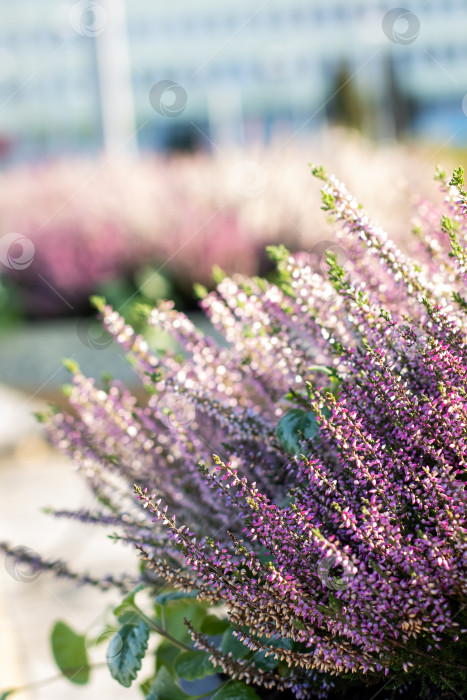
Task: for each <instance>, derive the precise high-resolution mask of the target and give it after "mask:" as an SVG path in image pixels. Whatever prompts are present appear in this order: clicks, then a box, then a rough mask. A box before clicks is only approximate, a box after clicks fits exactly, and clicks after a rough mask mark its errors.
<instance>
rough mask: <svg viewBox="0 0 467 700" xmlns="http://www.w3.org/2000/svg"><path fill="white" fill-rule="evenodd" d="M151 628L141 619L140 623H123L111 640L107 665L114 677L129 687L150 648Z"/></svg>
mask: <svg viewBox="0 0 467 700" xmlns="http://www.w3.org/2000/svg"><path fill="white" fill-rule="evenodd" d="M149 632H150V629H149V627H148V626H147V624H146V623H145V622H144V621H143V620H141V622H140V623H139V624H138V625H123V627H121V628H120V629H119V631H118V632H117V633H116V634H114V636H113V637H112V639H111V640H110V644H109V647H108V649H107V654H106V660H107V666H108V668H109V671H110V675H111V676H112V678H115V680H116V681H118V682H119V683H120V685H123V686H124V687H125V688H129V687H130V685H131V684H132V682H133V681H134V680H135V678H136V674H137V672H138V671H139V669H140V668H141V661H142V659H143V658H144V655H145V653H146V649H147V648H148V639H149Z"/></svg>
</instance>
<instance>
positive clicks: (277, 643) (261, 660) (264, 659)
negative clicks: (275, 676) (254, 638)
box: [253, 637, 293, 671]
mask: <svg viewBox="0 0 467 700" xmlns="http://www.w3.org/2000/svg"><path fill="white" fill-rule="evenodd" d="M261 641H262V643H263V644H267V645H268V646H270V647H274V648H275V649H292V647H293V642H292V640H291V639H268V638H267V637H261ZM253 664H254V665H255V666H258V668H261V669H263V671H273V670H274V669H275V668H276V666H277V665H278V664H279V659H276V657H275V656H274V655H273V654H270V653H268V656H266V652H265V651H260V652H258V653H256V654H255V656H254V658H253Z"/></svg>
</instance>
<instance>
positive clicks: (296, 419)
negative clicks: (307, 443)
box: [276, 408, 319, 454]
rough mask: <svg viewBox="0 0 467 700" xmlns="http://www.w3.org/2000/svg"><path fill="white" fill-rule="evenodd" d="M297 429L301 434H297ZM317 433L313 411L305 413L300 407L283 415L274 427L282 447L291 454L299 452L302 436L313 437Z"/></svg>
mask: <svg viewBox="0 0 467 700" xmlns="http://www.w3.org/2000/svg"><path fill="white" fill-rule="evenodd" d="M299 431H300V433H301V434H302V436H300V435H299ZM318 433H319V424H318V422H317V420H316V418H315V416H314V413H311V412H308V413H306V412H305V411H303V410H302V409H301V408H293V409H292V410H291V411H289V412H288V413H286V415H285V416H283V417H282V418H281V419H280V421H279V423H278V424H277V428H276V435H277V438H278V440H279V442H280V443H281V445H282V447H283V448H284V449H285V450H286V451H287V452H290V453H291V454H298V453H299V452H300V449H301V447H300V442H301V440H303V439H304V438H306V439H312V438H315V437H316V436H317V435H318Z"/></svg>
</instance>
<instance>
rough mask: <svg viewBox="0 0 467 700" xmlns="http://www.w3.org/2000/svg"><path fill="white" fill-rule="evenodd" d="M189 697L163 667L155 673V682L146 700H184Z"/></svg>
mask: <svg viewBox="0 0 467 700" xmlns="http://www.w3.org/2000/svg"><path fill="white" fill-rule="evenodd" d="M190 697H191V696H190V695H187V693H185V692H184V691H183V690H182V689H181V688H180V686H179V685H178V683H177V682H176V681H175V679H174V678H173V677H172V676H171V675H170V673H169V671H168V670H167V669H166V668H165V667H164V666H163V667H162V668H161V669H160V670H159V671H158V672H157V676H156V680H155V681H154V683H153V684H152V686H151V690H150V691H149V694H148V695H147V696H146V700H186V699H188V698H190Z"/></svg>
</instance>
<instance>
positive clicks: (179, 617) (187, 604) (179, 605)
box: [154, 600, 208, 644]
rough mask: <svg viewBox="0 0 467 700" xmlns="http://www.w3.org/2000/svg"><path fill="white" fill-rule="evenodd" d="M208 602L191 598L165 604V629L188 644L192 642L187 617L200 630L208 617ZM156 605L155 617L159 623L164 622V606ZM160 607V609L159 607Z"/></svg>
mask: <svg viewBox="0 0 467 700" xmlns="http://www.w3.org/2000/svg"><path fill="white" fill-rule="evenodd" d="M207 605H208V603H205V602H202V603H200V602H198V601H191V600H174V601H171V602H170V603H167V605H165V606H164V610H163V612H164V616H163V617H164V619H165V629H166V630H167V632H168V633H169V634H170V635H171V636H172V637H175V639H178V640H179V641H180V642H184V643H186V644H191V637H190V633H189V632H188V627H187V626H186V625H185V622H184V620H185V618H186V619H187V620H189V621H190V622H191V624H192V625H193V627H194V628H195V629H196V630H199V628H200V627H201V623H202V622H203V620H204V618H205V617H206V608H207ZM154 607H155V609H156V610H155V617H156V618H157V621H158V622H159V624H161V625H162V624H164V622H163V618H162V614H161V612H162V607H161V606H157V605H156V606H154ZM158 607H159V611H158V610H157V608H158Z"/></svg>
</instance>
